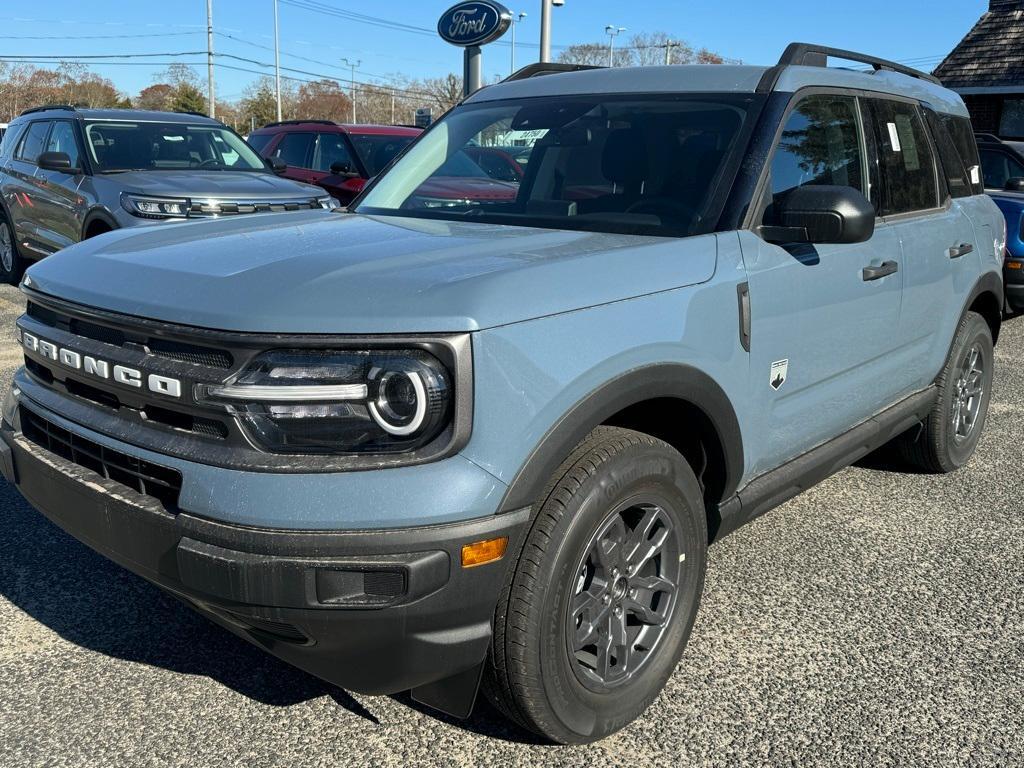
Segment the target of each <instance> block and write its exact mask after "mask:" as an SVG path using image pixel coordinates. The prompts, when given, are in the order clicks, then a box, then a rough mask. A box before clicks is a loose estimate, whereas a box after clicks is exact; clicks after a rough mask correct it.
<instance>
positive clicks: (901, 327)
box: [0, 44, 1005, 742]
mask: <svg viewBox="0 0 1024 768" xmlns="http://www.w3.org/2000/svg"><path fill="white" fill-rule="evenodd" d="M827 55H833V56H838V57H842V58H845V59H857V60H860V61H862V62H864V64H866V65H869V66H870V67H871V68H873V69H874V72H873V73H872V72H861V71H853V70H844V69H831V68H827V67H826V66H825V63H826V58H825V57H826V56H827ZM566 69H567V68H566V67H559V66H557V65H538V66H534V67H530V68H527V69H525V70H523V71H521V72H520V73H518V74H517V75H515V76H513V77H512V78H510V79H509V80H508V81H506V82H504V83H501V84H498V85H494V86H491V87H488V88H485V89H483V90H481V91H479V92H478V93H476V94H474V95H473V96H471V97H470V98H468V99H467V100H465V101H464V102H463V103H462V104H461V105H459V106H458V107H456V108H455V109H453V110H452V111H451V112H449V113H448V114H447V115H446V116H445V117H444V118H443V119H442V120H440V121H439V122H438V123H437V124H436V125H434V126H433V127H432V128H431V129H430V130H429V131H427V132H426V133H425V134H424V135H423V136H422V137H421V138H419V139H418V140H417V141H416V142H415V143H414V144H413V145H412V146H411V147H410V148H409V149H407V150H406V152H405V154H404V155H403V156H401V157H400V158H399V159H398V160H397V161H396V163H395V164H394V165H392V166H391V168H390V170H389V171H387V172H386V173H384V174H383V175H382V176H381V177H379V178H378V179H377V180H376V181H375V182H374V183H373V184H372V186H371V187H370V188H369V189H368V190H367V191H365V192H364V193H363V194H362V196H361V197H360V198H359V199H358V200H357V201H356V202H355V204H354V206H353V208H352V209H351V210H352V212H351V213H347V214H339V215H333V216H317V215H315V214H314V213H313V212H300V213H294V214H289V215H281V216H265V217H251V218H247V217H234V218H230V219H225V220H221V221H209V222H200V223H197V224H194V225H189V226H182V227H169V228H160V229H157V230H156V231H152V232H114V233H111V234H109V235H107V236H106V237H104V238H101V239H99V240H94V241H87V242H85V243H82V244H80V245H76V246H73V247H72V248H68V249H67V250H65V251H63V252H62V253H60V254H58V255H56V256H54V257H53V258H50V259H47V260H46V261H44V262H42V263H40V264H37V265H35V266H33V267H32V268H31V269H30V270H29V271H28V272H27V273H26V276H25V279H24V283H23V289H24V292H25V294H26V296H27V298H28V309H27V311H26V313H25V314H24V315H23V316H22V317H21V318H20V319H19V320H18V334H19V339H20V342H21V344H22V346H23V349H24V354H25V367H24V368H23V369H21V370H19V371H18V373H17V374H16V376H15V378H14V382H13V386H12V389H11V391H10V394H9V395H8V397H7V398H6V400H5V403H4V406H3V421H2V425H0V436H2V442H0V445H2V446H3V447H2V449H0V466H2V468H3V473H4V476H5V477H6V478H8V480H10V481H11V482H13V483H16V484H17V487H18V489H19V490H20V491H21V492H22V493H23V494H24V495H25V497H26V498H27V499H28V500H29V501H30V502H31V503H32V504H33V505H34V506H35V507H37V508H38V509H39V510H40V511H41V512H42V513H43V514H44V515H46V516H47V517H48V518H50V519H51V520H53V521H54V522H56V523H57V524H58V525H60V526H62V527H63V528H64V529H66V530H67V531H69V532H70V533H71V534H72V535H74V536H76V537H78V538H80V539H81V540H82V541H83V542H85V543H87V544H88V545H89V546H91V547H93V548H95V549H96V550H98V551H99V552H102V553H104V554H105V555H107V556H109V557H110V558H112V559H114V560H115V561H117V562H118V563H120V564H122V565H124V566H125V567H126V568H129V569H131V570H132V571H134V572H136V573H139V574H142V575H143V576H144V577H145V578H147V579H149V580H150V581H152V582H153V583H155V584H158V585H160V586H161V587H162V588H164V589H166V590H168V591H170V592H172V593H174V594H175V595H178V596H179V597H180V598H182V599H183V600H185V601H187V602H188V603H189V604H190V605H192V606H194V607H195V608H196V609H197V610H198V611H200V612H202V613H203V614H205V615H206V616H208V617H210V618H211V619H212V620H214V621H216V622H218V623H219V624H221V625H223V626H224V627H226V628H228V629H229V630H230V631H232V632H234V633H236V634H238V635H240V636H241V637H244V638H246V639H248V640H250V641H252V642H253V643H256V644H258V645H259V646H260V647H262V648H265V649H266V650H268V651H269V652H271V653H273V654H275V655H277V656H279V657H281V658H282V659H285V660H286V661H289V662H291V663H292V664H295V665H297V666H299V667H301V668H302V669H305V670H308V671H309V672H311V673H313V674H315V675H318V676H320V677H322V678H323V679H325V680H328V681H331V682H333V683H336V684H337V685H340V686H343V687H346V688H350V689H352V690H354V691H357V692H362V693H370V694H385V693H394V692H398V691H406V690H411V691H412V698H413V699H415V700H417V701H419V702H422V703H424V704H427V705H430V706H432V707H435V708H437V709H440V710H443V711H445V712H448V713H450V714H453V715H457V716H467V715H468V714H469V713H470V711H471V709H472V707H473V703H474V700H475V698H476V695H477V691H478V689H479V688H480V687H481V681H482V688H483V690H484V691H485V692H486V694H487V695H488V696H489V697H490V698H491V700H492V701H493V702H495V704H496V705H497V706H498V707H500V708H501V710H502V711H504V712H505V713H507V714H508V715H509V717H511V718H512V719H514V720H515V721H516V722H518V723H521V724H522V725H523V726H525V727H527V728H530V729H532V730H534V731H536V732H538V733H540V734H542V735H543V736H545V737H547V738H549V739H552V740H555V741H559V742H585V741H591V740H594V739H598V738H601V737H603V736H606V735H607V734H609V733H611V732H613V731H615V730H616V729H618V728H621V727H623V726H624V725H626V724H627V723H629V722H630V721H631V720H633V719H634V718H636V717H637V716H638V715H640V714H641V713H642V712H643V711H644V710H645V709H646V707H647V706H648V705H649V704H650V703H651V702H652V701H653V700H654V698H655V697H656V696H657V695H658V692H659V691H660V690H661V689H662V687H663V685H664V684H665V682H666V680H667V679H668V677H669V675H671V674H672V672H673V670H674V669H675V668H676V665H677V664H678V662H679V659H680V656H681V655H682V653H683V649H684V647H685V645H686V642H687V638H688V637H689V634H690V631H691V629H692V627H693V624H694V617H695V616H696V612H697V606H698V604H699V602H700V597H701V591H702V587H703V584H704V574H705V565H706V562H707V548H708V544H709V543H710V542H714V541H716V540H718V539H721V538H722V537H723V536H725V535H726V534H728V533H729V532H730V531H733V530H735V529H736V528H737V527H738V526H740V525H742V524H744V523H746V522H748V521H750V520H752V519H754V518H756V517H757V516H758V515H761V514H763V513H764V512H766V511H768V510H769V509H771V508H772V507H775V506H777V505H778V504H780V503H782V502H784V501H785V500H787V499H789V498H791V497H792V496H794V495H796V494H797V493H799V492H800V491H802V490H804V489H806V488H808V487H810V486H812V485H813V484H815V483H817V482H819V481H820V480H822V479H824V478H825V477H828V476H829V475H830V474H832V473H833V472H835V471H837V470H838V469H840V468H841V467H843V466H846V465H847V464H849V463H851V462H853V461H855V460H857V459H858V458H860V457H862V456H864V455H865V454H867V453H868V452H869V451H872V450H874V449H876V448H878V447H880V446H882V445H883V444H885V443H888V442H892V441H894V442H895V444H896V446H897V447H898V448H899V452H900V453H901V454H902V457H903V458H902V459H901V461H903V462H904V463H906V462H910V463H911V464H913V465H914V466H916V467H919V468H920V469H922V470H924V471H927V472H951V471H953V470H956V469H957V468H959V467H962V466H963V465H964V464H965V463H966V462H967V461H968V460H969V459H970V457H971V455H972V453H973V452H974V449H975V446H976V445H977V442H978V439H979V437H980V435H981V432H982V428H983V426H984V423H985V414H986V409H987V407H988V403H989V397H990V394H991V387H992V380H993V379H992V373H993V366H994V364H995V359H994V354H993V344H994V342H995V340H996V339H997V337H998V334H999V327H1000V318H1001V310H1002V297H1003V286H1002V255H1003V247H1004V243H1005V232H1004V229H1003V218H1002V216H1001V215H1000V213H999V210H998V209H997V208H996V206H995V204H994V203H993V202H992V201H991V200H990V199H989V198H988V197H986V196H985V195H984V194H983V190H982V188H981V177H980V173H979V168H978V157H977V146H976V145H975V144H974V139H973V135H972V132H971V129H970V124H969V121H968V115H967V110H966V109H965V107H964V104H963V102H962V101H961V99H960V97H959V96H957V95H956V94H955V93H953V92H951V91H948V90H946V89H944V88H942V87H941V86H940V85H939V84H938V83H937V82H936V81H934V80H933V79H932V78H931V77H930V76H928V75H924V74H922V73H918V72H915V71H913V70H909V69H907V68H905V67H902V66H900V65H898V64H894V63H892V62H887V61H882V60H879V59H874V58H872V57H869V56H861V55H859V54H856V53H851V52H846V51H831V50H829V49H823V48H820V47H815V46H808V45H799V44H796V45H793V46H791V47H790V48H789V49H788V50H787V52H786V54H785V55H784V57H783V58H782V61H781V62H780V63H779V65H777V66H774V67H748V66H714V67H652V68H642V69H608V70H603V69H594V70H587V71H565V70H566ZM539 75H543V76H539ZM479 146H495V147H519V148H521V149H522V151H523V152H524V154H526V153H528V155H529V159H528V162H527V163H526V171H525V173H524V175H523V177H522V179H521V181H520V182H519V184H518V185H517V186H516V188H515V191H514V194H506V193H504V192H503V193H502V194H501V195H495V194H493V190H491V189H490V188H488V187H485V186H480V185H478V186H476V187H474V186H473V185H472V184H465V183H463V181H461V180H460V177H459V174H460V173H461V171H460V170H459V168H460V166H459V165H458V164H456V163H452V162H450V160H451V158H452V157H456V156H458V155H462V156H464V153H463V152H462V150H463V149H465V148H466V147H479ZM439 183H444V184H446V185H448V187H449V188H455V187H460V188H461V189H462V192H461V193H460V195H459V196H448V197H445V198H444V199H441V198H439V197H438V196H437V194H436V192H435V190H436V189H437V186H438V184H439ZM460 185H461V186H460ZM154 631H170V630H169V629H168V628H167V627H160V628H154Z"/></svg>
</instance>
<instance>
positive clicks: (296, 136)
mask: <svg viewBox="0 0 1024 768" xmlns="http://www.w3.org/2000/svg"><path fill="white" fill-rule="evenodd" d="M313 137H314V136H313V134H312V133H286V134H285V135H284V136H282V137H281V141H279V142H278V144H277V148H276V149H275V150H274V157H277V158H280V159H281V161H282V162H284V163H285V165H291V166H294V167H296V168H308V167H309V162H310V156H311V155H312V151H311V150H312V149H313Z"/></svg>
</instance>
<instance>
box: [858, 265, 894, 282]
mask: <svg viewBox="0 0 1024 768" xmlns="http://www.w3.org/2000/svg"><path fill="white" fill-rule="evenodd" d="M899 270H900V265H899V264H897V263H896V262H895V261H883V262H882V263H881V264H880V265H878V266H877V267H864V271H863V272H862V273H861V274H863V275H864V280H865V281H867V280H881V279H882V278H883V277H886V276H887V275H892V274H894V273H896V272H899Z"/></svg>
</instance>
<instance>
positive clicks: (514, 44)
mask: <svg viewBox="0 0 1024 768" xmlns="http://www.w3.org/2000/svg"><path fill="white" fill-rule="evenodd" d="M525 18H526V14H525V13H520V14H519V17H518V18H516V17H515V16H513V17H512V66H511V68H510V69H509V72H508V73H509V74H510V75H511V74H514V73H515V71H516V26H517V25H518V24H519V22H521V21H522V20H523V19H525Z"/></svg>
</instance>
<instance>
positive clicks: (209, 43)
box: [206, 0, 217, 117]
mask: <svg viewBox="0 0 1024 768" xmlns="http://www.w3.org/2000/svg"><path fill="white" fill-rule="evenodd" d="M206 87H207V91H208V98H209V103H210V117H216V116H217V104H216V97H215V96H214V91H213V0H206Z"/></svg>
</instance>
